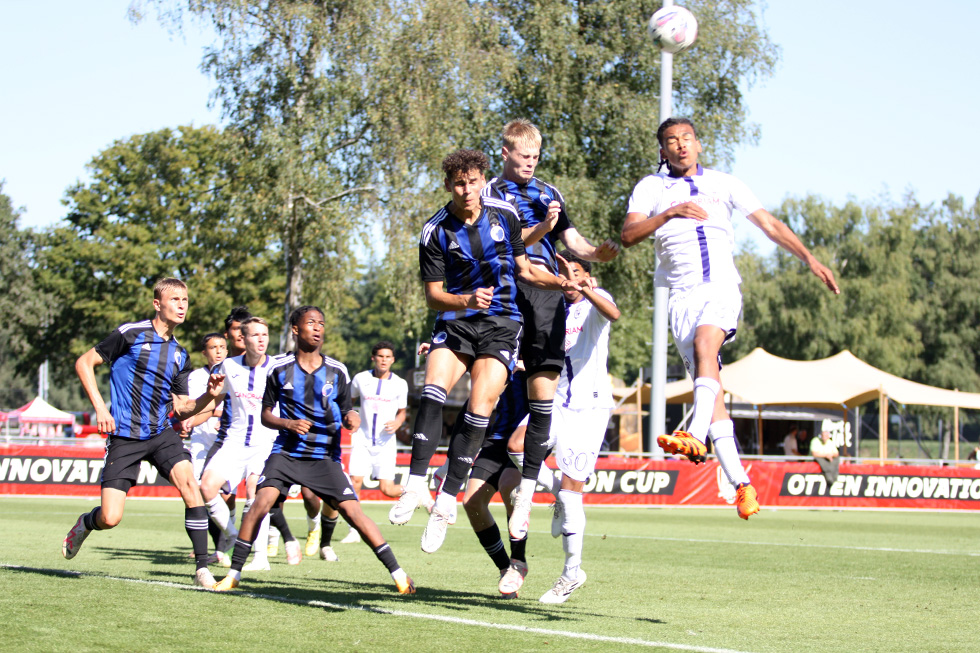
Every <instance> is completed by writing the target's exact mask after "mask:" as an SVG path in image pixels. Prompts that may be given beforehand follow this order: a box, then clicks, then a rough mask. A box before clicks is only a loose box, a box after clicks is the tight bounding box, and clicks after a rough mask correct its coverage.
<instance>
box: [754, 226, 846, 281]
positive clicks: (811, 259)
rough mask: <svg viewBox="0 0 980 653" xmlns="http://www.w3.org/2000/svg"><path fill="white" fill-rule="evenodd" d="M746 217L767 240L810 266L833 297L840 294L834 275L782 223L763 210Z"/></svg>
mask: <svg viewBox="0 0 980 653" xmlns="http://www.w3.org/2000/svg"><path fill="white" fill-rule="evenodd" d="M747 217H748V219H749V221H750V222H751V223H752V224H754V225H755V226H757V227H759V229H761V230H762V232H763V233H764V234H766V236H767V237H768V238H769V240H771V241H772V242H774V243H776V244H777V245H779V246H780V247H782V248H783V249H785V250H786V251H787V252H789V253H790V254H792V255H793V256H795V257H796V258H798V259H800V260H801V261H803V262H804V263H806V264H807V265H808V266H810V270H811V271H812V272H813V274H815V275H817V278H818V279H820V281H822V282H823V284H824V285H825V286H827V287H828V288H830V289H831V290H832V291H833V292H834V294H835V295H839V294H840V288H839V287H838V286H837V281H836V280H835V279H834V273H833V272H831V270H830V268H828V267H827V266H825V265H824V264H823V263H821V262H820V261H818V260H817V259H816V257H815V256H814V255H813V254H811V253H810V250H809V249H807V248H806V245H804V244H803V243H802V242H801V241H800V239H799V237H798V236H797V235H796V234H795V233H793V230H792V229H790V228H789V227H788V226H787V225H786V224H785V223H784V222H782V221H780V220H777V219H776V217H775V216H773V215H772V214H771V213H769V211H766V210H765V209H759V210H758V211H755V212H753V213H751V214H749V215H748V216H747Z"/></svg>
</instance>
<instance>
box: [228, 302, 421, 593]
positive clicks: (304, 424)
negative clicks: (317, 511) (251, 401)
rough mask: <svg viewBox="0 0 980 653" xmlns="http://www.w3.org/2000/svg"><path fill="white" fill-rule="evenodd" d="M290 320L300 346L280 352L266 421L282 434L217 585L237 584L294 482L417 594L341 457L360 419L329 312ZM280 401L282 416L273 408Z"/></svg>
mask: <svg viewBox="0 0 980 653" xmlns="http://www.w3.org/2000/svg"><path fill="white" fill-rule="evenodd" d="M289 323H290V325H291V327H292V331H293V337H294V338H295V340H296V351H295V352H293V353H291V354H286V355H284V356H281V357H279V358H277V360H276V362H275V365H274V367H273V368H272V369H271V370H270V372H269V377H268V379H267V381H266V386H265V395H264V397H263V399H262V423H263V424H264V425H265V426H266V427H268V428H271V429H277V430H278V431H279V435H278V437H277V438H276V441H275V444H274V445H273V447H272V455H271V456H269V460H268V461H267V462H266V465H265V469H264V470H263V472H262V477H263V478H262V481H261V482H260V483H259V486H258V490H257V492H256V496H255V501H254V502H253V504H252V507H251V510H249V512H248V514H247V515H246V516H245V518H244V519H243V520H242V528H241V531H240V532H239V534H238V540H237V541H236V542H235V551H234V553H233V554H232V559H231V569H230V570H229V571H228V575H227V576H225V577H224V578H223V579H222V580H221V582H219V583H218V584H217V585H216V586H215V588H214V589H215V591H219V592H221V591H226V590H230V589H233V588H235V587H237V586H238V584H239V581H240V579H241V571H242V567H243V566H244V564H245V559H246V558H248V554H249V551H251V549H252V542H253V538H254V537H255V533H256V530H257V528H258V525H259V523H260V522H261V520H262V518H263V517H265V515H266V514H267V513H268V512H269V509H270V508H272V507H273V505H276V504H281V503H282V502H283V500H284V499H285V498H286V493H287V492H288V491H289V487H290V486H291V485H293V484H298V485H302V486H305V487H308V488H310V489H311V490H312V491H313V492H314V493H315V494H316V495H317V496H318V497H319V498H320V499H321V500H323V501H325V502H327V503H329V505H330V506H331V507H332V508H333V509H334V510H337V511H339V512H340V514H341V515H343V516H344V519H345V520H346V521H347V523H349V524H351V525H352V526H353V527H354V528H355V529H357V531H358V533H360V535H361V537H362V538H363V539H364V540H365V541H366V542H367V544H368V546H370V547H371V550H372V551H374V554H375V555H376V556H377V557H378V559H379V560H380V561H381V562H382V563H383V564H384V565H385V567H387V569H388V571H389V572H390V573H391V577H392V579H393V580H394V581H395V586H396V587H397V588H398V592H399V593H400V594H412V593H414V592H415V585H414V584H413V583H412V579H411V578H409V577H408V575H407V574H406V573H405V571H404V570H403V569H402V568H401V567H399V566H398V561H397V560H396V559H395V554H394V553H393V552H392V550H391V547H389V546H388V543H387V542H385V539H384V537H382V535H381V531H380V530H378V527H377V526H376V525H375V523H374V522H373V521H371V519H370V518H369V517H368V516H367V515H365V514H364V512H363V511H362V510H361V505H360V503H359V502H358V500H357V495H356V494H355V493H354V488H352V487H351V485H350V482H349V481H348V480H347V475H346V474H344V470H343V468H342V467H341V465H340V463H338V462H337V461H336V460H334V458H335V456H336V455H337V454H338V453H339V451H340V428H341V424H342V423H343V425H344V426H345V427H346V428H349V429H351V430H353V429H356V428H357V427H358V426H359V425H360V417H359V416H358V414H357V412H356V411H354V410H352V409H351V399H350V379H349V377H348V375H347V368H346V367H344V365H343V364H342V363H339V362H337V361H335V360H334V359H332V358H329V357H327V356H324V355H323V354H322V353H321V351H320V349H321V347H322V346H323V328H324V321H323V311H321V310H320V309H319V308H316V307H315V306H301V307H299V308H297V309H296V310H294V311H293V312H292V314H291V315H290V317H289ZM276 404H278V405H279V416H276V415H275V414H274V413H273V410H272V409H273V408H274V407H275V406H276Z"/></svg>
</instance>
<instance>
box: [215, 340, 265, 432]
mask: <svg viewBox="0 0 980 653" xmlns="http://www.w3.org/2000/svg"><path fill="white" fill-rule="evenodd" d="M276 360H277V359H276V357H273V356H266V357H265V360H264V361H263V362H262V363H261V364H260V365H257V366H255V367H249V366H248V365H247V364H246V363H245V354H241V355H240V356H233V357H232V358H226V359H225V360H224V361H222V362H221V364H220V365H218V367H217V368H215V372H217V373H219V374H224V375H225V384H224V387H223V388H222V389H221V391H222V392H224V393H226V395H225V403H224V412H225V414H224V415H222V418H221V426H220V427H219V429H218V442H220V443H221V445H222V446H224V445H228V444H241V445H245V446H247V447H251V446H264V445H266V444H268V443H271V442H274V441H275V439H276V436H277V435H279V433H278V431H275V430H273V429H270V428H266V427H265V426H263V425H262V396H263V395H264V394H265V381H266V378H267V377H268V374H269V370H271V369H272V368H273V366H274V364H275V362H276Z"/></svg>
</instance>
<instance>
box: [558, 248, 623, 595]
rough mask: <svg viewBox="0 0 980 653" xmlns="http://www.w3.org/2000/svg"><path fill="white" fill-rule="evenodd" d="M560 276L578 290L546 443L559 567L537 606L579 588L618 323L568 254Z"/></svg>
mask: <svg viewBox="0 0 980 653" xmlns="http://www.w3.org/2000/svg"><path fill="white" fill-rule="evenodd" d="M558 257H559V261H560V262H561V266H562V273H563V274H564V275H565V276H566V277H568V278H569V279H574V280H576V281H580V282H582V290H581V291H569V292H566V293H565V311H566V313H567V316H566V321H565V368H564V369H563V370H562V373H561V378H560V379H559V381H558V390H557V392H556V393H555V414H554V420H553V421H552V423H551V441H550V442H549V444H551V445H553V446H554V447H555V460H556V461H557V463H558V469H560V470H561V473H562V477H561V490H559V492H558V503H556V504H555V518H554V520H553V521H554V524H553V525H554V526H557V527H558V528H553V529H552V533H551V534H552V535H554V536H555V537H557V536H558V535H561V537H562V548H563V549H564V551H565V568H564V570H563V571H562V574H561V576H559V577H558V580H557V581H555V584H554V587H552V588H551V589H550V590H548V591H547V592H545V594H544V595H543V596H542V597H541V599H540V601H541V603H564V602H565V601H566V600H568V597H569V596H570V595H571V593H572V592H574V591H575V590H577V589H578V588H579V587H582V585H584V584H585V578H586V576H585V572H584V571H583V570H582V568H581V565H582V544H583V540H584V538H585V508H584V507H583V505H582V489H583V488H584V487H585V482H586V481H587V480H588V479H589V476H590V475H591V474H592V473H593V472H594V471H595V465H596V458H597V456H598V455H599V448H600V447H601V446H602V441H603V439H604V437H605V434H606V426H607V425H608V423H609V417H610V415H612V410H613V408H614V406H615V403H614V402H613V396H612V384H611V383H610V382H609V374H608V372H607V369H606V361H607V359H608V358H609V325H610V324H611V323H612V322H615V321H616V320H618V319H619V309H618V308H617V307H616V303H615V302H614V301H613V298H612V296H610V295H609V293H607V292H606V291H605V290H602V289H601V288H596V287H595V285H594V282H595V280H594V278H593V277H592V276H591V273H592V265H591V264H590V263H589V262H588V261H583V260H582V259H580V258H577V257H575V256H574V255H573V254H571V252H567V251H565V252H560V253H559V254H558Z"/></svg>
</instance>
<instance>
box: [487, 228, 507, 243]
mask: <svg viewBox="0 0 980 653" xmlns="http://www.w3.org/2000/svg"><path fill="white" fill-rule="evenodd" d="M490 237H491V238H493V242H495V243H499V242H500V241H502V240H503V239H504V228H503V227H501V226H500V225H499V224H495V225H493V227H491V228H490Z"/></svg>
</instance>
